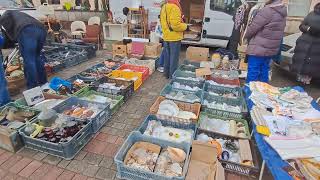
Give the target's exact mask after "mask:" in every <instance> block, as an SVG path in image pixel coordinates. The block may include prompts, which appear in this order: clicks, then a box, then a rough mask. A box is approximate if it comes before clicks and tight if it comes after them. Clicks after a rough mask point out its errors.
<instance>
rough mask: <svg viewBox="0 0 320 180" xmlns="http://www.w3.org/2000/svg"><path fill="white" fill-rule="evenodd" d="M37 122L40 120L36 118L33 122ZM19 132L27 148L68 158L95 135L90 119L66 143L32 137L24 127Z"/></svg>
mask: <svg viewBox="0 0 320 180" xmlns="http://www.w3.org/2000/svg"><path fill="white" fill-rule="evenodd" d="M36 122H38V120H35V121H34V122H33V123H36ZM19 133H20V135H21V137H22V140H23V142H24V144H25V146H26V147H27V148H30V149H34V150H37V151H41V152H44V153H47V154H51V155H54V156H58V157H61V158H63V159H66V160H71V159H73V158H74V157H75V156H76V154H77V153H79V152H80V150H81V149H82V148H83V147H84V146H85V145H86V144H87V143H88V142H89V141H90V139H91V138H92V136H93V134H92V122H91V121H88V124H86V125H85V127H84V128H82V129H81V130H80V131H79V132H78V133H77V134H76V135H74V136H73V137H72V139H71V140H70V141H68V142H66V143H51V142H48V141H43V140H40V139H36V138H32V137H30V136H27V135H26V134H25V133H24V128H22V129H20V131H19Z"/></svg>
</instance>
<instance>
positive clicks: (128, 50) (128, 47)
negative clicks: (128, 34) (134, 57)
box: [127, 43, 132, 56]
mask: <svg viewBox="0 0 320 180" xmlns="http://www.w3.org/2000/svg"><path fill="white" fill-rule="evenodd" d="M131 52H132V43H129V44H127V54H128V56H130V55H131Z"/></svg>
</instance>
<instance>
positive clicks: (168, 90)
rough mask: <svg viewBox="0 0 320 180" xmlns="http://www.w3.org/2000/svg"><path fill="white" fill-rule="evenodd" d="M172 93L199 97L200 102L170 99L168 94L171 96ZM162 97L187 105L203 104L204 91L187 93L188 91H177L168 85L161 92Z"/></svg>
mask: <svg viewBox="0 0 320 180" xmlns="http://www.w3.org/2000/svg"><path fill="white" fill-rule="evenodd" d="M171 92H176V93H178V92H182V93H183V94H184V95H194V96H196V97H198V100H195V101H191V100H188V99H175V98H171V97H168V94H170V93H171ZM160 96H163V97H166V98H167V99H172V100H176V101H181V102H186V103H201V100H202V90H199V91H196V92H194V91H187V90H181V89H175V88H173V87H172V86H171V85H170V84H167V85H166V86H165V87H164V88H163V89H162V91H161V93H160Z"/></svg>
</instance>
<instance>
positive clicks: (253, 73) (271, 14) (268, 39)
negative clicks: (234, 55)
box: [245, 0, 287, 83]
mask: <svg viewBox="0 0 320 180" xmlns="http://www.w3.org/2000/svg"><path fill="white" fill-rule="evenodd" d="M286 16H287V7H286V6H285V5H284V4H283V3H282V0H269V1H268V2H267V3H266V5H265V7H263V8H262V9H260V10H259V11H258V12H257V14H256V16H255V17H254V18H253V20H252V22H251V24H250V25H249V26H248V28H247V30H246V34H245V38H246V39H248V40H249V45H248V47H247V55H248V63H249V64H248V76H247V83H249V82H251V81H261V82H268V81H269V70H270V61H271V59H272V57H273V56H275V55H276V54H277V53H278V51H279V48H280V43H281V40H282V38H283V35H284V29H285V26H286Z"/></svg>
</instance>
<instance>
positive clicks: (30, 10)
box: [0, 0, 46, 21]
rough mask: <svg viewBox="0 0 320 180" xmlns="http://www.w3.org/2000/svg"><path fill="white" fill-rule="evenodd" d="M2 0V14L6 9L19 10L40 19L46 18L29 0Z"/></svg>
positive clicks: (0, 9) (0, 13)
mask: <svg viewBox="0 0 320 180" xmlns="http://www.w3.org/2000/svg"><path fill="white" fill-rule="evenodd" d="M19 2H20V3H18V1H17V0H0V15H2V14H3V13H4V12H5V11H6V10H19V11H22V12H24V13H26V14H28V15H30V16H32V17H34V18H36V19H38V20H40V21H41V20H45V19H46V16H45V15H44V14H42V13H41V12H39V11H38V10H37V9H36V8H34V7H33V5H32V4H31V3H30V2H29V1H28V0H19Z"/></svg>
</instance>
